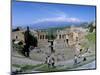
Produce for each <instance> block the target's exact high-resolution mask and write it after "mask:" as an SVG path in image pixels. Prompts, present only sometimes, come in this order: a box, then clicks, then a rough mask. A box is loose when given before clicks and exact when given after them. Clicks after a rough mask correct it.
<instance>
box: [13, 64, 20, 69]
mask: <svg viewBox="0 0 100 75" xmlns="http://www.w3.org/2000/svg"><path fill="white" fill-rule="evenodd" d="M12 66H14V67H18V68H19V67H21V65H18V64H12Z"/></svg>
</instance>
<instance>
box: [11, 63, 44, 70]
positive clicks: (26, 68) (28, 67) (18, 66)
mask: <svg viewBox="0 0 100 75" xmlns="http://www.w3.org/2000/svg"><path fill="white" fill-rule="evenodd" d="M41 65H43V64H38V65H19V64H12V66H14V67H17V68H21V70H22V71H27V70H31V69H34V68H36V67H39V66H41Z"/></svg>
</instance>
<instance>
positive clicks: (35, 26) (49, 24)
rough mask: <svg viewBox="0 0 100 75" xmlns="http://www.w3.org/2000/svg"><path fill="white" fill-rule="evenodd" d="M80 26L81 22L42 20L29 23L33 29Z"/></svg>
mask: <svg viewBox="0 0 100 75" xmlns="http://www.w3.org/2000/svg"><path fill="white" fill-rule="evenodd" d="M71 25H75V26H80V25H81V22H41V23H36V24H31V25H29V26H30V28H32V29H47V28H54V27H65V26H71Z"/></svg>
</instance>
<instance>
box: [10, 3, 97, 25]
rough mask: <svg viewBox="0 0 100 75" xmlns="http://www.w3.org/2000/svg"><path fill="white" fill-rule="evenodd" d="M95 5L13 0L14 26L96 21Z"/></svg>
mask: <svg viewBox="0 0 100 75" xmlns="http://www.w3.org/2000/svg"><path fill="white" fill-rule="evenodd" d="M95 11H96V8H95V6H82V5H69V4H50V3H38V2H15V1H13V2H12V26H22V25H23V26H26V25H29V24H34V25H35V24H37V23H42V22H60V21H61V22H91V21H95V14H96V12H95Z"/></svg>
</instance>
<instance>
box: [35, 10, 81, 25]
mask: <svg viewBox="0 0 100 75" xmlns="http://www.w3.org/2000/svg"><path fill="white" fill-rule="evenodd" d="M41 22H81V20H80V19H78V18H75V17H68V14H65V13H64V12H61V11H59V12H58V13H56V17H49V18H40V19H37V20H35V21H34V24H36V23H41Z"/></svg>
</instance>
